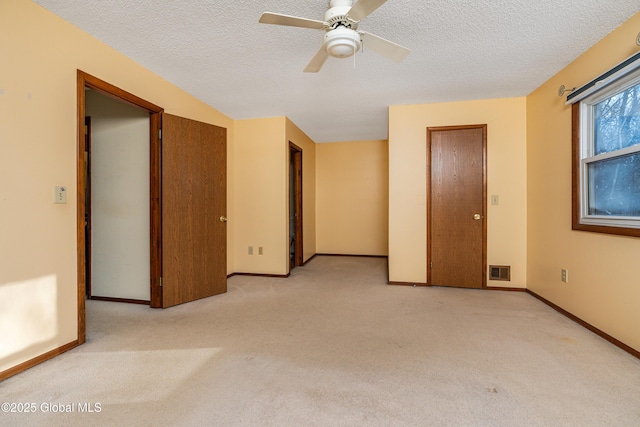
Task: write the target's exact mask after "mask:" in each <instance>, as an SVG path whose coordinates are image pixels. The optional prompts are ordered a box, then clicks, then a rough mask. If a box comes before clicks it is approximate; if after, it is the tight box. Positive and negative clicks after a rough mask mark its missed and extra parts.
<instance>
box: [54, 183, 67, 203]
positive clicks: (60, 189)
mask: <svg viewBox="0 0 640 427" xmlns="http://www.w3.org/2000/svg"><path fill="white" fill-rule="evenodd" d="M53 203H55V204H65V203H67V187H65V186H64V185H56V186H55V189H54V199H53Z"/></svg>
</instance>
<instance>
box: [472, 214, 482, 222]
mask: <svg viewBox="0 0 640 427" xmlns="http://www.w3.org/2000/svg"><path fill="white" fill-rule="evenodd" d="M473 219H475V220H476V221H479V220H480V219H482V215H480V214H473Z"/></svg>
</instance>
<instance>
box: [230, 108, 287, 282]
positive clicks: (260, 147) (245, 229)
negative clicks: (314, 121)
mask: <svg viewBox="0 0 640 427" xmlns="http://www.w3.org/2000/svg"><path fill="white" fill-rule="evenodd" d="M285 141H286V118H285V117H273V118H266V119H250V120H238V121H236V145H235V149H236V150H235V158H236V161H237V165H236V168H235V177H234V181H235V185H236V188H235V191H236V195H235V212H236V218H235V220H236V253H235V267H236V270H235V271H236V272H240V273H256V274H286V273H287V272H288V271H289V270H288V263H287V250H288V239H287V218H288V216H287V205H286V201H287V199H286V197H287V182H288V180H287V168H288V163H287V153H288V147H287V146H286V145H285ZM249 246H253V249H254V250H253V255H249V253H248V247H249ZM258 247H262V248H263V251H264V252H263V255H259V254H258Z"/></svg>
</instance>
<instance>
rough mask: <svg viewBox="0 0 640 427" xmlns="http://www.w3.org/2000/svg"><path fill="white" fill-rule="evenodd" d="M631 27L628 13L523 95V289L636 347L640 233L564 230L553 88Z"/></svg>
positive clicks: (564, 168) (566, 186)
mask: <svg viewBox="0 0 640 427" xmlns="http://www.w3.org/2000/svg"><path fill="white" fill-rule="evenodd" d="M639 28H640V14H636V15H635V16H633V17H632V18H631V19H630V20H629V21H628V22H626V23H625V24H624V25H622V26H621V27H619V28H618V29H617V30H616V31H614V32H613V33H612V34H610V35H609V36H607V37H606V38H605V39H603V40H602V41H600V42H599V43H598V44H596V45H595V46H594V47H593V48H591V49H590V50H588V51H587V52H586V53H584V54H583V55H582V56H580V57H579V58H578V59H577V60H576V61H574V62H572V63H571V64H570V65H569V66H568V67H566V68H565V69H563V70H562V71H561V72H559V73H558V74H557V75H556V76H554V77H553V78H551V79H550V80H549V81H548V82H546V83H545V84H544V85H542V86H541V87H540V88H538V89H537V90H536V91H534V92H533V93H532V94H531V95H529V96H528V97H527V123H528V133H527V139H528V152H527V158H528V199H529V202H528V210H529V212H528V218H529V222H528V227H529V228H528V230H529V231H528V234H529V251H528V280H527V281H528V288H529V289H531V290H532V291H533V292H536V293H537V294H539V295H541V296H543V297H544V298H547V299H548V300H550V301H551V302H553V303H555V304H557V305H559V306H560V307H562V308H564V309H565V310H567V311H569V312H570V313H572V314H574V315H576V316H578V317H580V318H581V319H583V320H585V321H586V322H588V323H590V324H592V325H594V326H595V327H597V328H599V329H601V330H603V331H604V332H606V333H608V334H610V335H612V336H613V337H615V338H617V339H619V340H620V341H622V342H624V343H625V344H627V345H630V346H631V347H633V348H635V349H636V350H640V327H639V326H640V310H639V309H638V303H639V302H640V263H639V262H638V260H639V256H640V239H638V238H629V237H619V236H611V235H604V234H597V233H589V232H580V231H572V230H571V108H570V107H569V106H566V105H564V98H560V97H558V95H557V91H558V87H559V86H560V85H561V84H564V85H565V86H567V87H573V86H580V85H582V84H584V83H587V82H588V81H590V80H591V79H593V78H595V77H597V76H598V75H599V74H601V73H602V72H604V71H606V70H608V69H609V68H611V67H613V66H615V65H616V64H618V63H619V62H621V61H622V60H624V59H626V58H627V57H629V56H631V55H632V54H634V53H636V52H637V51H638V47H637V46H636V44H635V39H636V36H637V34H638V29H639ZM562 268H566V269H568V270H569V283H563V282H562V281H561V280H560V270H561V269H562Z"/></svg>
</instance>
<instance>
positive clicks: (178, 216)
mask: <svg viewBox="0 0 640 427" xmlns="http://www.w3.org/2000/svg"><path fill="white" fill-rule="evenodd" d="M226 141H227V133H226V129H224V128H221V127H218V126H213V125H209V124H206V123H201V122H197V121H194V120H189V119H185V118H182V117H176V116H172V115H169V114H162V137H161V158H162V162H161V187H162V190H161V212H162V216H161V230H162V232H161V239H160V240H161V252H162V256H161V267H160V268H161V271H162V283H161V286H162V307H170V306H173V305H177V304H182V303H185V302H189V301H193V300H196V299H200V298H205V297H209V296H212V295H216V294H220V293H223V292H226V291H227V269H226V260H227V253H226V248H227V238H226V237H227V227H226V186H227V184H226V176H227V171H226V164H227V161H226V153H227V148H226Z"/></svg>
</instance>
